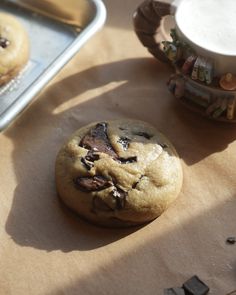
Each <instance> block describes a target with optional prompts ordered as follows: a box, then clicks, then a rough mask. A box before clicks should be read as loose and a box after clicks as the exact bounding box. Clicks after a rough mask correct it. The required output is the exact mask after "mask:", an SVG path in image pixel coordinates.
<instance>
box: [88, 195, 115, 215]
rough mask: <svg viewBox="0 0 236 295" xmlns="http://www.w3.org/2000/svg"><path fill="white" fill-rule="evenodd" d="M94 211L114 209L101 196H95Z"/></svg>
mask: <svg viewBox="0 0 236 295" xmlns="http://www.w3.org/2000/svg"><path fill="white" fill-rule="evenodd" d="M92 210H93V211H113V210H112V208H110V207H109V206H108V205H107V204H106V203H105V202H104V201H103V200H102V199H101V198H99V197H97V196H96V197H94V198H93V209H92Z"/></svg>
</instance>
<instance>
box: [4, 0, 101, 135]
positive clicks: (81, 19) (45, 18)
mask: <svg viewBox="0 0 236 295" xmlns="http://www.w3.org/2000/svg"><path fill="white" fill-rule="evenodd" d="M0 11H4V12H8V13H11V14H12V15H14V16H16V17H17V18H18V19H19V20H20V21H21V22H22V24H23V25H24V27H25V28H26V30H27V31H28V33H29V38H30V43H31V54H30V60H29V63H28V64H27V66H26V67H25V69H24V70H23V71H22V73H21V74H20V75H19V77H17V78H16V79H13V80H12V81H11V82H10V83H8V84H7V85H5V86H2V87H0V130H3V129H4V128H5V127H6V126H8V124H9V123H10V122H12V121H13V119H14V118H15V117H16V116H17V115H18V114H19V113H20V112H21V111H22V110H23V109H24V108H25V107H26V106H27V105H28V104H29V103H30V102H31V101H32V100H33V98H34V97H35V96H36V95H37V94H38V93H39V92H40V90H42V89H43V87H44V86H45V85H46V84H47V83H48V82H49V81H50V80H51V79H52V78H53V77H54V76H55V75H56V74H57V73H58V72H59V70H60V69H61V68H62V67H63V66H64V65H65V64H66V63H67V62H68V61H69V60H70V59H71V58H72V57H73V56H74V55H75V54H76V53H77V52H78V51H79V49H80V48H81V47H82V46H83V45H84V44H85V43H86V42H87V41H88V40H89V38H90V37H92V36H93V35H94V34H95V33H96V32H97V31H98V30H99V29H100V28H101V27H102V26H103V24H104V22H105V19H106V9H105V6H104V4H103V2H102V1H101V0H60V1H59V0H40V1H39V0H0Z"/></svg>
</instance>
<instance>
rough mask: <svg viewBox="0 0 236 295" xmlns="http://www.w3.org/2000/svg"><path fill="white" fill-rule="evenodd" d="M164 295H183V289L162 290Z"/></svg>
mask: <svg viewBox="0 0 236 295" xmlns="http://www.w3.org/2000/svg"><path fill="white" fill-rule="evenodd" d="M164 295H185V292H184V289H183V288H169V289H164Z"/></svg>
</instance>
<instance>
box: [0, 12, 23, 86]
mask: <svg viewBox="0 0 236 295" xmlns="http://www.w3.org/2000/svg"><path fill="white" fill-rule="evenodd" d="M28 59H29V38H28V35H27V32H26V31H25V29H24V28H23V26H22V25H21V23H20V22H19V21H18V20H17V19H16V18H15V17H14V16H12V15H9V14H7V13H0V86H1V85H3V84H5V83H7V82H9V81H10V80H11V79H12V78H14V77H15V76H16V75H17V74H18V73H19V72H20V71H21V69H22V68H23V67H24V66H25V65H26V63H27V61H28Z"/></svg>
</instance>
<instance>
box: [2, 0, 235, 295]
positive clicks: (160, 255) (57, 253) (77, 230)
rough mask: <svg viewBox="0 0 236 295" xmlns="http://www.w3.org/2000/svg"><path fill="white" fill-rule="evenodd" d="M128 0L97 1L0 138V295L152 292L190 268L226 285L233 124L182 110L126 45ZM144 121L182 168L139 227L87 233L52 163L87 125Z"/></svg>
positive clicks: (231, 253)
mask: <svg viewBox="0 0 236 295" xmlns="http://www.w3.org/2000/svg"><path fill="white" fill-rule="evenodd" d="M139 3H140V1H138V0H120V1H113V0H106V1H105V4H106V6H107V10H108V19H107V23H106V26H105V27H104V29H103V30H102V31H101V32H99V33H98V34H97V35H96V36H95V37H93V38H92V39H91V40H90V41H89V42H88V43H87V44H86V45H85V46H84V48H83V49H82V50H81V51H80V52H79V53H78V55H77V56H76V57H75V58H74V59H73V60H72V61H71V62H70V63H69V64H68V65H67V66H66V67H65V68H64V69H63V70H62V71H61V72H60V73H59V75H58V76H57V77H56V78H55V79H54V80H53V81H52V82H51V83H50V85H49V86H48V87H47V88H46V89H45V90H44V91H43V92H42V93H41V95H40V96H39V97H38V98H37V100H35V102H34V103H33V104H31V105H30V107H29V108H27V110H26V111H24V112H23V113H22V115H21V116H20V117H19V118H18V119H17V120H16V121H15V123H14V124H12V125H11V126H10V127H9V128H8V129H7V130H6V131H4V132H3V133H1V134H0V183H1V184H0V196H1V205H0V222H1V225H0V294H1V295H8V294H14V295H16V294H17V295H23V294H24V295H26V294H29V295H31V294H33V295H42V294H43V295H57V294H68V295H73V294H82V295H94V294H96V295H107V294H109V295H110V294H111V295H130V294H131V295H132V294H135V295H143V294H147V295H161V294H163V289H164V288H167V287H173V286H181V285H182V283H183V282H184V281H186V280H187V279H188V278H190V277H191V276H192V275H198V276H199V277H200V278H201V279H202V280H203V281H204V282H205V283H206V284H207V285H209V287H210V289H211V292H210V294H214V295H225V294H227V293H229V292H231V291H233V290H235V289H236V255H235V254H236V245H227V244H226V242H225V240H226V238H227V237H229V236H236V152H235V151H236V141H235V139H236V125H228V124H222V123H215V122H212V121H208V120H206V119H204V118H201V117H199V116H198V115H195V114H193V113H190V112H189V111H187V110H186V109H185V108H184V107H183V106H181V105H180V104H179V103H178V101H176V100H175V99H174V98H173V97H172V95H171V94H169V92H168V90H167V88H166V85H165V84H166V80H167V79H168V76H169V75H170V74H171V73H172V69H171V68H169V67H168V66H167V65H164V64H161V63H159V62H158V61H157V60H155V59H154V58H153V57H152V56H150V55H149V54H148V53H147V51H146V50H145V48H143V47H142V45H141V44H140V43H139V41H138V40H137V38H136V36H135V34H134V32H133V28H132V21H131V19H132V13H133V11H134V9H135V8H136V7H137V6H138V4H139ZM127 117H130V118H135V119H140V120H145V121H148V122H149V123H151V124H153V125H154V126H156V127H157V128H158V129H159V130H160V131H162V132H163V133H165V134H166V135H167V136H168V137H169V139H170V140H171V141H172V142H173V144H174V145H175V147H176V149H177V151H178V152H179V155H180V157H181V161H182V165H183V170H184V184H183V188H182V192H181V194H180V196H179V198H178V199H177V201H176V202H174V203H173V205H172V206H171V207H170V208H169V209H168V210H167V211H166V212H165V213H164V214H163V215H162V216H161V217H160V218H158V219H156V220H155V221H153V222H151V223H150V224H148V225H146V226H143V227H140V228H133V229H127V230H119V229H116V230H111V229H104V228H98V227H95V226H93V225H90V224H88V223H86V222H85V221H82V220H80V219H79V218H75V216H73V215H71V214H70V212H68V211H67V210H65V209H64V208H63V207H62V206H61V205H60V203H59V201H58V198H57V195H56V192H55V184H54V162H55V157H56V154H57V152H58V149H59V147H60V146H61V145H62V144H63V143H64V142H65V141H66V139H67V138H68V136H69V135H70V134H71V133H72V132H74V131H75V130H76V129H77V128H79V127H81V126H82V125H84V124H87V123H90V122H91V121H95V120H107V119H115V118H127Z"/></svg>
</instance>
